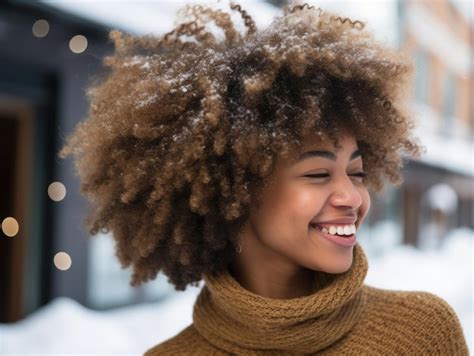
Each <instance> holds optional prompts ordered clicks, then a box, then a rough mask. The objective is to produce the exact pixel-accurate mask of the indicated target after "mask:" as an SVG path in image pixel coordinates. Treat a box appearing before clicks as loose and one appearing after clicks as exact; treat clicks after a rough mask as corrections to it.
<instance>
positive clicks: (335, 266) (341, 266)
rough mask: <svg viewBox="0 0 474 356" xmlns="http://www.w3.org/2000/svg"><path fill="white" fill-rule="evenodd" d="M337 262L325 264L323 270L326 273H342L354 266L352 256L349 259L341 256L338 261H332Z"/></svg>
mask: <svg viewBox="0 0 474 356" xmlns="http://www.w3.org/2000/svg"><path fill="white" fill-rule="evenodd" d="M332 262H337V263H328V264H327V265H325V266H322V267H323V268H321V270H322V271H323V272H326V273H331V274H340V273H344V272H347V271H348V270H350V269H351V266H352V256H351V257H350V258H347V259H343V258H340V259H339V260H338V261H332Z"/></svg>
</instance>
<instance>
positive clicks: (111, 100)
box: [59, 3, 422, 290]
mask: <svg viewBox="0 0 474 356" xmlns="http://www.w3.org/2000/svg"><path fill="white" fill-rule="evenodd" d="M230 7H231V9H232V10H236V11H238V13H239V16H240V17H241V18H242V20H243V22H244V24H245V28H244V30H245V31H243V32H244V33H241V32H242V31H241V32H239V31H238V30H237V29H236V27H235V26H234V23H233V21H232V19H231V14H232V10H231V11H230V13H229V12H226V11H222V10H221V9H215V8H213V7H212V6H208V5H196V4H194V5H191V4H187V5H185V6H184V7H183V8H182V9H181V10H180V11H179V13H178V15H181V16H182V17H179V16H178V19H181V20H182V22H181V23H180V22H179V21H177V22H176V27H175V28H174V29H173V30H172V31H170V32H169V33H166V34H164V35H162V36H154V35H151V34H149V35H143V36H132V35H128V34H125V33H122V32H120V31H118V30H112V31H110V33H109V39H110V40H113V43H114V45H115V50H114V52H113V53H112V54H111V55H109V56H106V57H104V59H103V66H104V67H108V68H109V70H108V71H104V72H103V73H101V75H100V76H98V77H96V78H95V80H94V81H93V82H92V83H91V84H90V85H89V87H88V89H87V97H88V99H89V100H90V108H89V111H88V115H87V118H86V119H85V120H83V121H81V122H79V123H78V124H77V126H76V128H75V131H74V132H73V133H72V134H71V136H69V137H68V140H67V142H66V144H65V146H64V147H63V148H62V150H61V151H60V152H59V156H60V157H62V158H65V157H67V156H69V155H71V154H72V155H73V156H74V158H75V161H74V163H75V170H76V174H77V175H78V176H79V178H80V180H81V192H82V193H83V194H84V195H86V196H87V197H88V198H89V200H90V202H91V203H92V204H91V205H92V208H91V210H90V212H89V215H88V217H87V218H86V220H85V224H86V225H87V228H88V230H89V232H90V234H91V235H92V236H93V235H96V234H97V233H98V232H104V233H107V232H112V235H113V237H114V239H115V241H116V251H115V252H116V256H117V258H118V259H119V261H120V263H121V265H122V268H126V267H129V266H132V267H133V273H132V277H131V281H130V285H131V286H134V287H137V286H140V285H141V284H142V283H143V282H147V281H149V280H153V279H155V278H156V276H157V274H158V273H159V272H160V271H162V272H163V273H164V274H165V275H166V276H167V277H168V282H169V283H172V284H173V285H174V286H175V289H176V290H185V289H186V287H187V285H188V284H191V285H194V286H198V284H199V283H198V282H199V281H200V280H201V279H202V275H203V274H204V273H212V272H217V271H219V270H221V269H222V268H225V267H226V266H227V265H228V264H229V262H230V261H231V260H232V259H233V257H234V256H235V255H234V254H235V253H236V252H235V246H236V243H237V241H236V239H237V234H238V232H239V229H240V228H241V226H242V225H243V223H244V222H245V221H246V220H247V219H248V217H249V211H250V208H251V207H252V206H254V207H255V206H258V205H259V192H261V190H262V187H263V184H264V182H265V178H266V177H268V176H269V175H270V174H271V173H272V172H273V168H274V166H275V162H276V160H277V159H278V157H279V155H281V154H283V153H285V152H289V150H290V149H294V148H298V147H301V141H302V138H303V137H304V136H305V135H306V134H308V133H310V132H316V133H318V135H320V137H321V138H328V139H330V140H332V142H333V143H334V144H335V145H336V146H337V145H338V143H339V141H338V137H339V136H340V134H341V132H342V131H343V130H346V129H347V130H349V131H350V132H351V133H353V134H354V137H355V138H356V140H357V143H358V146H359V149H360V151H361V153H362V158H363V162H364V170H365V171H366V173H367V176H366V177H365V178H364V183H365V184H366V186H367V188H368V189H370V190H373V191H374V192H376V193H379V194H380V193H381V192H383V187H384V180H385V179H388V180H389V181H390V182H391V183H392V184H394V185H399V184H401V183H402V182H403V178H402V175H401V173H400V170H401V168H402V167H403V164H404V163H403V158H404V157H403V156H404V155H406V156H407V157H408V156H411V157H418V156H419V155H420V149H421V148H422V146H420V145H419V144H418V143H417V142H416V139H415V138H412V137H410V131H411V129H413V128H414V123H413V120H412V119H411V116H412V115H411V113H410V112H409V111H408V109H407V106H408V105H406V99H407V97H408V95H407V91H408V90H407V86H408V85H409V82H410V80H411V74H412V72H413V70H414V66H413V64H412V62H411V61H410V60H409V59H408V57H407V56H406V54H404V53H402V52H400V51H397V50H392V49H390V48H387V47H384V46H383V45H382V44H380V43H378V42H377V41H375V39H374V38H373V36H372V35H371V33H369V32H367V30H364V23H363V22H360V21H351V20H350V19H348V18H341V17H339V16H335V15H334V14H332V13H330V12H327V11H323V10H321V9H320V8H314V7H312V6H309V5H308V4H303V5H288V6H286V7H285V8H283V14H281V15H280V16H277V17H275V18H274V19H273V21H272V23H271V24H270V25H269V26H268V27H266V28H265V29H263V30H257V27H256V25H255V22H254V21H253V19H252V18H251V16H249V14H248V13H247V12H246V11H245V10H243V9H242V7H241V6H240V5H238V4H235V3H230ZM184 20H186V21H184ZM187 20H190V21H187ZM238 20H239V19H238ZM212 21H213V22H214V23H215V25H217V29H220V30H222V32H223V35H224V36H223V38H221V39H218V38H217V37H216V36H215V33H214V32H213V31H211V30H210V29H209V28H208V27H209V24H210V23H211V22H212ZM184 36H188V37H189V39H188V40H184V39H185V38H184Z"/></svg>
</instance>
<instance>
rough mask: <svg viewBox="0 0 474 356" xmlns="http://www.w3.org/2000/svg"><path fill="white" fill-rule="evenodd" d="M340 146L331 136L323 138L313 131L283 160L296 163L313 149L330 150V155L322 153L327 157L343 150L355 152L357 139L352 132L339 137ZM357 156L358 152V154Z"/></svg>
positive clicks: (309, 154) (348, 152) (350, 152)
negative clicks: (335, 144)
mask: <svg viewBox="0 0 474 356" xmlns="http://www.w3.org/2000/svg"><path fill="white" fill-rule="evenodd" d="M338 140H339V142H338V146H337V147H335V146H334V143H333V142H332V140H331V139H329V138H323V137H322V136H321V135H319V134H318V133H311V134H309V135H307V136H306V137H305V138H304V139H303V140H302V142H301V146H300V147H298V148H295V149H293V150H291V151H290V152H288V153H287V155H285V156H284V157H282V160H283V162H285V163H286V164H289V165H294V164H296V163H297V162H298V161H299V160H300V159H301V158H303V157H306V155H307V156H316V155H314V154H313V155H311V152H312V151H313V152H314V151H321V152H323V153H324V152H329V154H328V155H324V154H323V155H322V156H325V157H334V156H337V154H338V153H339V152H341V151H343V152H345V153H347V154H353V153H355V151H357V149H358V146H357V141H356V139H355V137H354V136H353V135H351V134H350V133H344V134H342V135H340V136H339V137H338ZM305 154H306V155H305ZM356 156H357V154H356Z"/></svg>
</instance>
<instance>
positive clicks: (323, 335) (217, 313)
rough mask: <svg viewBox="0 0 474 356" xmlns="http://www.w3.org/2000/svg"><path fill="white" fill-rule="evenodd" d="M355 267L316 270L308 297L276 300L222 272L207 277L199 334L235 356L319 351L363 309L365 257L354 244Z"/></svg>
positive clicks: (199, 304)
mask: <svg viewBox="0 0 474 356" xmlns="http://www.w3.org/2000/svg"><path fill="white" fill-rule="evenodd" d="M353 251H354V252H353V262H352V266H351V268H350V269H349V270H348V271H346V272H344V273H341V274H328V273H324V272H318V271H315V273H314V278H315V285H316V286H317V289H315V292H314V293H313V294H311V295H308V296H303V297H299V298H292V299H272V298H266V297H262V296H260V295H257V294H254V293H252V292H251V291H249V290H247V289H245V288H243V287H242V286H241V285H240V284H239V283H238V282H237V280H235V279H234V277H233V276H232V275H231V274H230V272H229V270H223V271H221V272H219V274H217V275H211V274H207V275H205V276H204V281H205V285H204V287H203V288H202V290H201V292H200V294H199V296H198V298H197V299H196V303H195V305H194V311H193V322H194V326H195V328H196V330H197V331H198V332H199V333H200V334H201V335H202V337H204V338H205V339H206V340H207V341H208V342H210V343H211V344H213V345H214V346H215V347H217V348H219V349H221V350H224V351H227V352H230V353H236V354H247V355H248V354H258V353H259V352H258V351H260V352H261V353H263V352H264V351H266V352H268V351H273V352H275V353H279V352H281V353H283V354H289V353H313V352H317V351H319V350H321V349H323V348H325V347H327V346H329V345H331V344H333V343H334V342H336V341H337V340H339V339H340V338H342V337H343V336H344V335H346V334H347V333H348V332H349V331H350V330H351V329H352V327H353V326H354V325H355V324H356V322H357V319H358V318H359V315H360V314H361V312H362V310H363V307H364V305H365V300H366V297H365V294H364V293H363V291H364V290H363V288H362V287H363V283H364V279H365V276H366V274H367V270H368V264H367V258H366V256H365V253H364V251H363V249H362V247H361V246H360V245H359V243H356V245H355V246H354V250H353Z"/></svg>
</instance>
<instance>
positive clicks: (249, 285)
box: [229, 227, 314, 299]
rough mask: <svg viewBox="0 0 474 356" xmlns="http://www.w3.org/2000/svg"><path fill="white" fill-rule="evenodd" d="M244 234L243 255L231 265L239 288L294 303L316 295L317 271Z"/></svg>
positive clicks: (247, 232)
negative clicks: (296, 299)
mask: <svg viewBox="0 0 474 356" xmlns="http://www.w3.org/2000/svg"><path fill="white" fill-rule="evenodd" d="M247 229H248V227H247V228H244V230H243V231H242V234H241V237H240V239H241V241H242V245H243V247H244V248H243V251H242V253H240V254H237V255H236V257H235V258H234V260H233V261H232V263H231V264H230V265H229V272H230V274H231V275H232V276H233V277H234V278H235V279H236V280H237V282H239V284H240V285H241V286H242V287H243V288H245V289H247V290H249V291H251V292H253V293H255V294H258V295H260V296H263V297H267V298H272V299H291V298H298V297H302V296H308V295H310V294H311V293H313V292H314V271H313V270H311V269H308V268H305V267H301V266H299V265H296V264H295V263H293V262H292V261H289V260H288V259H287V258H285V257H283V256H281V255H280V254H278V253H276V252H275V251H271V250H269V249H268V248H266V247H265V246H263V245H262V244H261V242H260V241H259V240H258V239H255V238H252V239H250V238H246V236H248V234H249V231H246V230H247Z"/></svg>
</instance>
